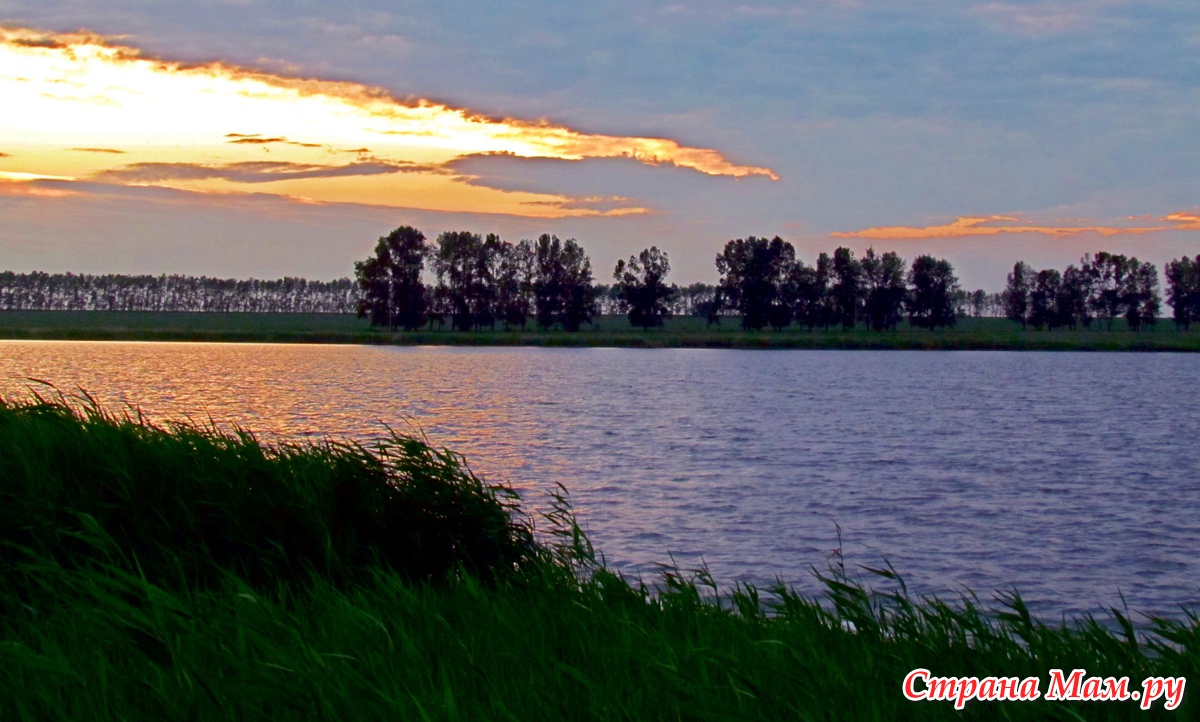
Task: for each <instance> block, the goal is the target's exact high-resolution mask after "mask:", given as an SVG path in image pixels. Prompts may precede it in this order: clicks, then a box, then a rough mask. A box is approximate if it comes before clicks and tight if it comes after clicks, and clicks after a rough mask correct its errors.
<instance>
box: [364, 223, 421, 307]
mask: <svg viewBox="0 0 1200 722" xmlns="http://www.w3.org/2000/svg"><path fill="white" fill-rule="evenodd" d="M427 252H428V248H427V246H426V245H425V236H424V234H422V233H421V232H420V231H418V230H417V229H415V228H413V227H412V226H401V227H399V228H397V229H396V230H394V231H392V232H391V233H389V234H388V235H386V236H383V237H382V238H380V239H379V242H378V243H377V244H376V245H375V255H374V256H371V257H370V258H368V259H366V260H365V261H359V262H357V263H355V264H354V273H355V276H356V277H357V279H358V284H359V287H360V288H361V289H362V292H363V298H362V302H361V303H360V305H359V309H358V315H359V318H364V317H366V318H370V319H371V324H372V325H375V326H387V327H388V328H389V329H395V328H397V327H399V328H404V329H405V330H409V331H411V330H413V329H416V328H419V327H420V326H421V324H423V323H424V322H425V311H426V304H427V297H426V291H425V285H424V284H423V283H421V271H422V270H423V269H424V267H425V256H426V254H427Z"/></svg>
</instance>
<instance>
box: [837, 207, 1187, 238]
mask: <svg viewBox="0 0 1200 722" xmlns="http://www.w3.org/2000/svg"><path fill="white" fill-rule="evenodd" d="M1162 220H1164V221H1171V222H1173V223H1175V225H1171V226H1142V227H1136V226H1132V227H1130V226H1127V227H1113V226H1026V225H995V224H997V223H1002V224H1003V223H1010V224H1014V223H1019V222H1020V219H1018V218H1013V217H1011V216H966V217H962V218H956V219H954V220H953V221H951V222H950V223H946V224H944V225H940V226H925V227H923V228H915V227H912V226H882V227H878V228H867V229H865V230H862V231H849V232H839V233H831V234H829V235H831V236H833V237H834V238H870V239H876V240H913V239H921V238H964V237H968V236H996V235H1000V234H1002V233H1040V234H1042V235H1046V236H1051V237H1053V238H1064V237H1067V236H1077V235H1079V234H1082V233H1096V234H1099V235H1101V236H1127V235H1140V234H1143V233H1158V232H1161V231H1200V215H1196V214H1194V213H1172V214H1170V215H1168V216H1165V217H1164V218H1163V219H1162Z"/></svg>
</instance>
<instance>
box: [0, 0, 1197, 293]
mask: <svg viewBox="0 0 1200 722" xmlns="http://www.w3.org/2000/svg"><path fill="white" fill-rule="evenodd" d="M405 224H408V225H415V226H417V227H418V228H421V229H422V230H424V231H425V232H426V234H427V235H428V236H429V237H430V238H432V237H433V236H436V234H437V233H438V232H440V231H443V230H470V231H476V232H483V233H486V232H497V233H500V234H501V235H502V236H504V237H505V238H507V239H509V240H513V241H516V240H519V239H521V238H528V237H535V236H536V235H538V234H540V233H555V234H557V235H559V236H561V237H574V238H577V239H578V240H579V241H580V242H581V243H582V245H583V246H584V247H585V248H586V249H587V250H588V252H589V253H590V254H591V256H592V260H593V263H594V266H595V272H596V277H597V280H598V281H600V282H610V281H611V278H610V276H611V272H612V266H613V264H614V263H615V262H616V260H617V259H618V258H621V257H624V256H628V255H629V254H631V253H636V252H637V251H639V250H640V249H642V248H644V247H646V246H648V245H651V244H653V245H657V246H659V247H660V248H663V249H665V250H667V251H668V253H670V255H671V260H672V265H673V267H674V269H675V270H674V273H673V274H672V280H675V281H676V282H680V283H686V282H690V281H697V280H702V281H708V282H712V281H715V280H716V272H715V270H714V268H713V257H714V255H715V254H716V253H717V251H718V250H719V249H720V248H721V246H722V245H723V244H724V242H725V241H727V240H729V239H731V238H735V237H744V236H747V235H767V236H773V235H781V236H783V237H784V238H785V239H786V240H789V241H791V242H792V243H793V244H794V245H795V246H796V248H797V250H798V252H799V255H800V256H801V258H803V259H804V260H805V261H807V262H811V261H812V260H813V258H814V256H815V255H816V254H817V253H818V252H820V251H823V250H832V249H833V248H834V247H836V246H838V245H847V246H850V247H851V248H854V249H855V250H856V251H860V252H861V251H862V250H864V249H866V248H867V247H868V246H874V247H875V248H876V249H878V250H896V251H898V252H900V254H901V255H902V256H904V257H905V258H908V259H911V258H912V257H914V256H916V255H918V254H921V253H933V254H936V255H939V256H944V257H946V258H949V259H950V260H951V262H953V263H954V264H955V266H956V268H957V269H958V271H959V275H960V277H961V278H962V281H963V283H964V285H965V286H967V287H969V288H976V287H984V288H988V289H991V290H999V289H1000V288H1001V287H1002V286H1003V283H1004V275H1005V273H1006V272H1007V271H1008V270H1009V269H1010V268H1011V266H1012V264H1013V262H1014V261H1016V260H1018V259H1023V260H1026V261H1028V262H1030V263H1032V264H1033V265H1034V266H1035V267H1039V268H1040V267H1049V266H1054V267H1059V268H1061V267H1063V266H1065V265H1066V264H1067V263H1070V262H1073V261H1076V260H1077V259H1078V258H1079V256H1081V255H1082V254H1083V253H1085V252H1089V251H1097V250H1112V251H1118V252H1123V253H1129V254H1133V255H1137V256H1138V257H1140V258H1142V259H1143V260H1149V261H1152V262H1154V263H1156V264H1158V265H1159V266H1160V267H1161V265H1162V263H1163V262H1165V261H1166V260H1168V259H1170V258H1174V257H1178V256H1180V255H1182V254H1188V255H1196V254H1198V253H1200V4H1197V3H1196V2H1195V1H1194V0H1057V1H1052V2H1044V1H1037V2H969V1H965V0H807V1H805V2H793V3H757V4H743V3H733V2H717V1H709V2H664V3H647V2H637V3H634V2H603V1H598V2H589V3H547V2H507V3H481V2H470V3H458V2H428V3H425V2H414V3H396V2H382V1H379V0H376V1H373V2H354V1H351V2H344V3H338V4H336V6H335V4H332V3H314V2H290V3H285V2H280V1H277V0H226V1H221V0H210V1H207V2H192V3H181V2H148V1H147V0H124V1H119V0H93V1H90V2H87V3H82V2H56V1H54V0H39V1H37V2H35V1H33V0H0V270H14V271H22V272H24V271H31V270H45V271H51V272H53V271H77V272H91V273H98V272H115V273H193V274H207V275H219V276H238V277H249V276H256V277H260V278H262V277H278V276H283V275H300V276H307V277H310V278H321V279H328V278H335V277H338V276H344V275H349V274H350V273H351V272H352V264H353V262H354V261H355V260H357V259H360V258H362V257H365V256H366V255H367V254H368V253H369V252H370V251H371V249H372V248H373V246H374V242H375V239H376V238H377V237H378V236H380V235H383V234H385V233H387V232H388V231H389V230H391V229H392V228H394V227H396V226H398V225H405Z"/></svg>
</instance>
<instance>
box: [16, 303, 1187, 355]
mask: <svg viewBox="0 0 1200 722" xmlns="http://www.w3.org/2000/svg"><path fill="white" fill-rule="evenodd" d="M0 338H7V339H78V340H131V341H229V342H246V341H249V342H268V343H352V344H397V345H462V346H625V347H634V348H749V349H754V348H812V349H916V350H919V349H928V350H936V349H944V350H1051V351H1200V326H1197V327H1194V328H1193V329H1192V330H1191V331H1188V332H1181V331H1178V330H1176V328H1175V325H1174V323H1172V322H1171V321H1170V320H1169V319H1164V320H1161V321H1160V322H1159V323H1158V324H1157V325H1156V326H1155V327H1153V328H1152V329H1150V330H1148V331H1140V332H1137V333H1131V332H1129V331H1127V330H1125V322H1124V321H1122V320H1117V321H1115V322H1114V323H1113V328H1112V330H1111V331H1110V330H1108V329H1107V328H1106V326H1105V325H1104V324H1103V323H1101V322H1096V323H1094V324H1093V328H1092V329H1090V330H1076V331H1067V330H1059V331H1037V330H1034V329H1032V328H1031V329H1028V330H1022V329H1021V327H1020V326H1018V325H1017V324H1015V323H1013V322H1011V321H1008V320H1005V319H997V318H965V319H962V320H960V321H959V323H958V325H957V326H955V327H954V328H949V329H939V330H937V331H926V330H924V329H919V328H911V327H907V326H905V327H902V328H900V329H898V330H895V331H884V332H876V331H870V330H867V329H864V328H857V329H853V330H850V331H843V330H840V329H831V330H829V331H822V330H817V331H807V330H804V329H801V328H799V327H797V326H792V327H790V328H787V329H785V330H783V331H779V332H775V331H743V330H742V329H741V327H740V324H739V320H738V319H737V318H725V319H722V322H721V324H720V325H719V326H712V327H709V326H708V325H707V324H706V323H705V321H704V320H703V319H699V318H691V317H681V318H674V319H670V320H668V321H667V323H666V325H665V326H664V327H663V328H661V329H652V330H649V331H646V330H643V329H636V328H632V327H630V325H629V321H628V320H627V319H626V318H625V317H624V316H604V317H600V318H598V319H597V320H596V323H595V324H593V325H591V326H584V328H583V330H582V331H580V332H578V333H566V332H563V331H561V330H557V329H552V330H549V331H538V330H536V329H535V328H534V326H533V325H532V324H530V327H529V329H528V330H526V331H520V330H517V329H514V330H508V331H506V330H504V329H503V328H502V327H497V329H496V330H485V331H473V332H461V331H451V330H450V329H449V327H443V328H441V329H438V330H432V331H431V330H427V329H426V330H421V331H413V332H401V333H390V332H387V331H383V330H380V329H373V328H371V326H370V324H369V323H367V322H366V321H365V320H362V319H357V318H354V317H353V316H350V315H339V314H271V313H154V312H109V311H0Z"/></svg>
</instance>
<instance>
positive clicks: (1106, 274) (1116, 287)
mask: <svg viewBox="0 0 1200 722" xmlns="http://www.w3.org/2000/svg"><path fill="white" fill-rule="evenodd" d="M1082 266H1083V270H1084V272H1086V273H1087V274H1088V276H1089V278H1090V280H1091V293H1090V294H1089V297H1088V306H1089V308H1091V309H1092V311H1093V312H1094V313H1095V314H1096V316H1097V317H1099V318H1103V319H1104V320H1105V323H1106V326H1107V328H1108V329H1110V330H1111V329H1112V322H1113V319H1115V318H1117V317H1118V316H1121V315H1122V313H1123V312H1124V311H1125V276H1126V275H1128V274H1129V271H1130V270H1131V269H1130V264H1129V259H1128V258H1126V257H1125V256H1123V255H1120V254H1115V253H1108V252H1106V251H1101V252H1100V253H1097V254H1096V255H1095V257H1090V256H1084V257H1083V261H1082Z"/></svg>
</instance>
